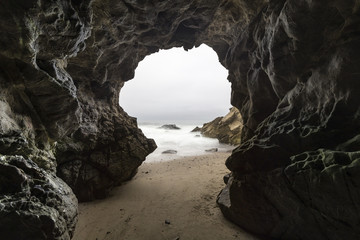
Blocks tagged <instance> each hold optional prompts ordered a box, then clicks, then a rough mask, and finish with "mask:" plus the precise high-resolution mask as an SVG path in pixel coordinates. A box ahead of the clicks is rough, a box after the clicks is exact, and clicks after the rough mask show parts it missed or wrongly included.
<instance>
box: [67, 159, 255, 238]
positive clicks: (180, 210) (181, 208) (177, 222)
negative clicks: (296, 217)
mask: <svg viewBox="0 0 360 240" xmlns="http://www.w3.org/2000/svg"><path fill="white" fill-rule="evenodd" d="M229 154H230V153H212V154H207V155H203V156H195V157H186V158H182V159H178V160H173V161H168V162H158V163H144V164H143V165H142V166H141V167H140V168H139V172H138V174H137V175H136V176H135V178H134V179H133V180H131V181H129V182H126V183H125V184H123V185H122V186H119V187H117V188H115V189H114V190H113V191H112V193H111V196H110V197H109V198H107V199H104V200H99V201H94V202H88V203H81V204H80V206H79V211H80V215H79V222H78V225H77V228H76V231H75V236H74V238H73V239H74V240H96V239H97V240H176V239H177V240H205V239H206V240H232V239H242V240H255V239H256V240H257V239H258V238H256V237H254V236H252V235H250V234H248V233H246V232H245V231H243V230H242V229H241V228H239V227H237V226H235V225H234V224H232V223H230V222H229V221H227V220H226V219H225V218H224V217H223V216H222V214H221V212H220V209H219V208H218V207H217V205H216V196H217V195H218V193H219V192H220V190H221V189H222V188H223V187H224V183H223V180H222V178H223V176H224V175H225V174H226V173H228V172H229V170H228V169H226V167H225V165H224V162H225V160H226V158H227V157H228V156H229Z"/></svg>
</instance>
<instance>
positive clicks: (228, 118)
mask: <svg viewBox="0 0 360 240" xmlns="http://www.w3.org/2000/svg"><path fill="white" fill-rule="evenodd" d="M242 126H243V124H242V118H241V115H240V112H239V110H238V109H237V108H235V107H232V108H231V109H230V112H229V113H228V114H226V115H225V116H224V117H217V118H215V119H214V120H213V121H211V122H208V123H205V124H204V125H203V126H202V128H201V129H200V132H201V134H203V135H204V136H205V137H211V138H217V139H218V140H219V142H220V143H226V144H231V145H239V144H240V139H241V137H240V136H241V129H242Z"/></svg>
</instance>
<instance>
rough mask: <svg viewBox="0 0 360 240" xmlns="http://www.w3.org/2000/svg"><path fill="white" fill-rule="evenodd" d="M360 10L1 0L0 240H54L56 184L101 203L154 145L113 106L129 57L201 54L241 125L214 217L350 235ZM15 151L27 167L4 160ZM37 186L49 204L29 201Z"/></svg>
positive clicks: (321, 238) (59, 199)
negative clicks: (209, 54)
mask: <svg viewBox="0 0 360 240" xmlns="http://www.w3.org/2000/svg"><path fill="white" fill-rule="evenodd" d="M359 6H360V5H359V1H355V0H345V1H344V0H331V1H325V0H312V1H305V0H272V1H268V0H254V1H247V0H217V1H215V0H211V1H201V0H198V1H194V0H181V1H180V0H174V1H157V0H154V1H130V0H123V1H112V0H92V1H90V0H86V1H75V0H72V1H70V0H53V1H46V0H14V1H1V7H0V26H1V28H2V31H1V32H2V34H1V35H0V109H1V111H0V163H1V164H2V165H3V166H2V167H1V168H2V172H3V173H4V174H5V176H6V179H5V180H4V179H3V178H4V176H3V175H2V177H1V179H2V180H1V181H0V184H1V186H0V187H1V189H3V190H2V195H1V196H0V215H1V216H3V221H4V222H3V224H2V228H1V232H0V236H2V237H4V236H6V237H4V238H7V239H21V240H22V239H39V238H38V236H42V237H41V238H40V239H57V238H59V239H69V238H70V236H71V228H72V227H73V226H74V222H75V221H76V220H75V218H72V217H70V215H71V216H73V215H74V214H70V215H69V216H67V215H66V214H65V213H61V211H65V212H67V211H69V212H73V204H75V205H76V203H75V200H71V199H73V197H72V194H71V191H70V190H69V188H68V187H66V185H68V186H70V187H71V189H72V191H73V192H74V193H75V194H76V195H77V197H78V198H79V200H81V201H86V200H91V199H95V198H102V197H105V196H106V195H107V193H108V191H109V190H110V189H111V188H113V187H114V186H116V185H118V184H121V183H122V182H124V181H126V180H129V179H130V178H131V177H132V176H134V174H135V173H136V169H137V167H138V166H139V165H140V164H141V163H142V162H143V161H144V160H145V158H146V156H147V155H148V154H149V153H151V152H152V151H153V150H154V149H155V148H156V145H155V143H154V141H153V140H151V139H147V138H146V137H145V136H144V135H143V133H142V131H141V130H140V129H138V126H137V122H136V119H135V118H133V117H130V116H128V114H126V112H125V111H124V110H123V109H122V108H121V107H119V92H120V90H121V88H122V87H123V86H124V84H125V82H126V81H128V80H130V79H132V78H133V76H134V72H135V69H136V67H137V66H138V64H139V62H140V61H141V60H143V59H144V58H145V57H146V56H148V55H150V54H152V53H155V52H157V51H159V50H160V49H169V48H173V47H183V48H184V49H185V50H188V49H191V48H193V47H197V46H199V45H201V44H207V45H208V46H210V47H211V48H212V49H214V51H216V53H217V55H218V57H219V61H220V63H221V64H222V65H223V66H224V67H226V69H227V70H228V73H229V75H228V80H229V81H230V82H231V104H232V105H233V106H234V107H236V108H237V109H239V112H240V114H241V117H242V122H243V126H244V127H243V128H242V130H241V138H236V139H240V144H239V146H238V147H237V148H236V149H235V150H234V151H233V152H232V155H231V156H230V157H229V158H228V159H227V161H226V166H227V167H228V168H229V169H230V170H231V172H232V174H231V176H230V177H229V179H228V181H227V185H226V187H225V188H224V190H223V191H222V193H221V194H220V195H219V198H218V203H219V206H220V207H221V210H222V212H223V214H224V215H225V216H226V217H227V218H228V219H230V220H231V221H233V222H234V223H236V224H238V225H239V226H241V227H243V228H246V229H247V230H248V231H251V232H255V233H257V234H260V235H263V236H266V237H270V238H274V239H300V240H305V239H317V240H325V239H326V240H328V239H331V240H337V239H349V240H355V239H359V238H360V227H359V223H360V210H359V209H360V207H359V204H358V203H359V202H360V193H359V191H360V190H359V189H360V183H359V177H358V176H360V161H359V159H360V158H359V156H358V155H359V152H360V140H359V139H360V130H359V129H360V105H359V102H360V84H359V82H360V81H359V76H360V75H359V65H360V48H359V45H360V38H359V32H360V18H359V15H360V8H359ZM149 81H151V79H149ZM183 94H185V93H183ZM214 97H216V96H214ZM139 104H141V103H139ZM211 107H212V106H209V108H211ZM221 121H222V120H221V119H219V120H218V123H220V122H221ZM4 156H6V157H5V158H4ZM19 157H22V158H23V159H26V160H25V162H28V161H31V162H33V163H34V164H36V166H37V167H35V165H34V167H30V168H29V169H30V170H29V169H27V167H24V168H23V167H19V166H18V165H17V166H15V165H13V164H12V163H10V162H8V160H7V159H12V158H19ZM28 163H29V162H28ZM29 164H30V163H29ZM10 165H11V166H10ZM31 166H32V164H31ZM24 169H25V170H26V169H27V170H26V171H28V172H26V171H25V170H24ZM7 170H9V171H7ZM55 175H56V176H57V177H55ZM59 177H60V178H62V179H63V180H64V181H65V182H66V184H65V183H64V182H61V181H60V180H59V179H58V178H59ZM37 185H40V187H38V186H37ZM47 185H50V187H49V188H48V189H49V192H52V194H55V195H54V196H53V197H52V196H50V195H52V194H50V195H49V196H47V195H46V194H45V195H46V196H45V195H44V196H41V194H40V193H41V192H42V191H41V188H43V189H44V188H46V186H47ZM35 186H36V187H35ZM62 186H64V187H62ZM61 189H65V190H66V191H65V192H64V193H63V192H61ZM59 192H60V193H61V194H59ZM45 193H47V192H46V191H45ZM36 194H40V196H39V198H38V197H37V196H35V195H36ZM9 195H11V196H10V197H9ZM62 195H65V196H66V197H65V198H64V196H62ZM19 199H20V200H19ZM24 199H25V200H29V199H30V200H34V201H33V202H32V203H28V202H25V203H26V204H22V203H23V200H24ZM36 199H37V200H36ZM68 200H69V201H68ZM33 203H34V205H32V204H33ZM17 204H19V205H17ZM37 212H39V213H40V212H42V213H44V214H38V213H37ZM45 213H46V214H45ZM9 214H10V215H9ZM8 215H9V216H11V218H5V217H6V216H8ZM7 219H9V221H10V220H11V222H6V220H7ZM32 219H33V220H34V221H32ZM33 223H35V224H33ZM4 226H7V227H8V228H9V229H15V227H16V229H17V231H18V233H19V237H17V238H15V237H13V235H5V233H6V232H7V231H10V230H8V229H7V228H6V227H4ZM39 226H41V227H39ZM7 236H9V237H7Z"/></svg>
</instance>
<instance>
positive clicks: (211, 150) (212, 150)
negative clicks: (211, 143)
mask: <svg viewBox="0 0 360 240" xmlns="http://www.w3.org/2000/svg"><path fill="white" fill-rule="evenodd" d="M217 151H218V149H217V148H210V149H206V150H205V152H217Z"/></svg>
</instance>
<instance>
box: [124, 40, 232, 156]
mask: <svg viewBox="0 0 360 240" xmlns="http://www.w3.org/2000/svg"><path fill="white" fill-rule="evenodd" d="M227 75H228V72H227V69H225V68H224V67H223V66H222V65H221V64H220V62H219V60H218V56H217V54H216V53H215V51H214V50H213V49H212V48H210V47H208V46H207V45H205V44H203V45H201V46H200V47H198V48H194V49H191V50H189V51H184V50H183V49H182V48H172V49H169V50H160V51H159V52H158V53H155V54H152V55H149V56H147V57H146V58H145V59H144V60H143V61H142V62H140V63H139V66H138V67H137V69H136V72H135V77H134V79H133V80H131V81H128V82H126V83H125V85H124V87H123V88H122V90H121V93H120V100H119V104H120V106H122V107H123V108H124V110H125V111H126V112H127V113H128V114H129V115H131V116H134V117H136V118H137V120H138V124H139V127H140V128H141V129H142V131H143V132H144V134H145V135H146V136H147V137H149V138H153V139H154V140H155V142H156V143H157V146H158V148H157V149H156V150H155V152H153V153H152V154H150V155H149V156H148V157H147V160H148V161H161V160H172V159H176V158H179V157H184V156H196V155H202V154H204V153H205V151H208V150H210V149H217V150H219V151H229V150H230V149H231V148H232V147H230V146H228V145H226V144H222V143H219V141H218V140H217V139H216V138H207V137H203V136H202V135H201V134H200V133H199V132H192V130H193V129H194V128H196V127H198V126H200V127H201V126H202V125H203V124H204V123H207V122H211V121H213V120H214V119H215V118H218V117H220V116H225V115H226V114H227V113H228V112H229V109H230V107H231V105H230V94H231V93H230V92H231V88H230V83H229V82H228V81H227V80H226V78H227ZM163 125H175V126H176V127H178V128H180V129H176V130H173V131H172V130H169V129H161V128H159V127H161V126H163ZM166 151H167V152H171V153H172V154H162V153H163V152H166ZM174 153H175V154H174Z"/></svg>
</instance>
